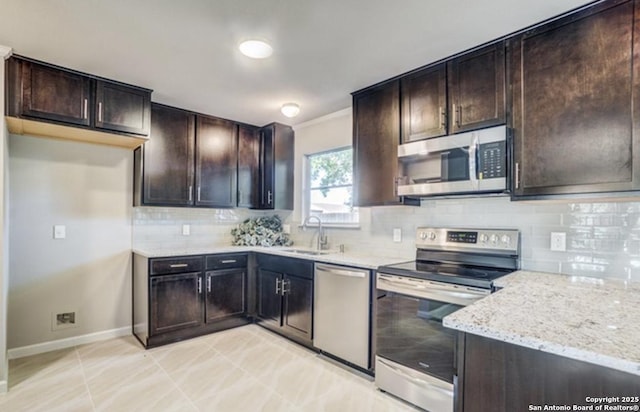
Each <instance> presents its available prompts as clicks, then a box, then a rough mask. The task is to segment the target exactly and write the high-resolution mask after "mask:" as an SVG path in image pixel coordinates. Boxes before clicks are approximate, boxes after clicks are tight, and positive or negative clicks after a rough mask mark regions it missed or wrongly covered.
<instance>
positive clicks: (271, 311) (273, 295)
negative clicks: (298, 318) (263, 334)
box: [257, 269, 282, 327]
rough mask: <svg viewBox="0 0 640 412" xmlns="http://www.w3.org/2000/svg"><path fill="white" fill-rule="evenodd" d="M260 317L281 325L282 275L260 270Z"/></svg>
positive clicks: (275, 324)
mask: <svg viewBox="0 0 640 412" xmlns="http://www.w3.org/2000/svg"><path fill="white" fill-rule="evenodd" d="M257 315H258V317H259V318H260V319H262V320H263V321H265V322H266V323H269V324H271V325H272V326H275V327H280V325H281V315H282V275H281V274H279V273H276V272H272V271H270V270H265V269H259V270H258V313H257Z"/></svg>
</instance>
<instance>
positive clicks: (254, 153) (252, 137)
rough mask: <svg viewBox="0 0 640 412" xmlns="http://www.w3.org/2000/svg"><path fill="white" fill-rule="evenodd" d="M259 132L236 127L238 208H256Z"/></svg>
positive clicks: (254, 129) (243, 126)
mask: <svg viewBox="0 0 640 412" xmlns="http://www.w3.org/2000/svg"><path fill="white" fill-rule="evenodd" d="M259 153H260V132H259V129H258V128H257V127H253V126H248V125H239V126H238V207H246V208H257V207H258V205H257V198H258V196H257V194H256V193H257V190H258V179H259V170H258V169H259V164H260V159H259Z"/></svg>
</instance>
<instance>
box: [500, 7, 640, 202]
mask: <svg viewBox="0 0 640 412" xmlns="http://www.w3.org/2000/svg"><path fill="white" fill-rule="evenodd" d="M637 21H640V8H638V5H636V2H635V1H609V2H605V3H599V4H597V5H596V6H593V7H591V8H588V9H586V10H582V11H580V12H578V13H574V14H571V15H569V16H566V17H564V18H562V19H558V20H556V21H553V22H551V23H549V24H546V25H543V26H540V27H539V28H536V29H533V30H531V31H529V32H525V33H523V34H522V35H520V36H518V37H515V38H514V39H512V41H511V43H510V47H509V54H510V56H509V59H510V77H511V81H512V83H513V86H512V90H513V96H512V99H513V133H514V174H515V176H514V183H513V186H514V187H513V194H514V198H516V199H517V198H527V197H532V196H545V195H555V194H576V193H597V192H617V191H626V190H636V189H638V188H640V183H639V182H640V174H639V173H640V166H639V165H640V159H639V158H638V156H640V151H638V150H637V148H638V147H640V139H639V136H640V134H639V133H637V132H636V133H634V130H638V127H640V123H639V121H638V120H639V118H640V116H639V115H640V100H639V99H638V95H639V92H640V76H639V75H640V73H639V70H640V64H639V63H640V60H638V58H637V55H638V53H639V52H640V47H639V46H640V44H639V43H638V42H639V41H640V26H639V25H638V24H637V23H636V24H634V22H637ZM634 56H636V57H634Z"/></svg>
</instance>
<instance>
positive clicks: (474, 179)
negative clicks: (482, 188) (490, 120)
mask: <svg viewBox="0 0 640 412" xmlns="http://www.w3.org/2000/svg"><path fill="white" fill-rule="evenodd" d="M478 147H479V143H478V133H475V132H473V133H471V142H470V144H469V182H471V186H472V187H473V188H474V189H478Z"/></svg>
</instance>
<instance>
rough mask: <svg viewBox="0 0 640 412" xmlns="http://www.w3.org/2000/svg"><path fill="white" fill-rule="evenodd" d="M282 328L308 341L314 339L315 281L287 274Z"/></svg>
mask: <svg viewBox="0 0 640 412" xmlns="http://www.w3.org/2000/svg"><path fill="white" fill-rule="evenodd" d="M283 288H284V310H283V314H282V327H283V328H284V329H286V330H287V331H288V332H291V333H293V334H295V335H298V336H300V337H302V338H304V339H306V340H309V341H310V340H311V339H312V338H313V336H312V334H313V280H311V279H306V278H302V277H298V276H295V275H290V274H286V275H285V276H284V280H283Z"/></svg>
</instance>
